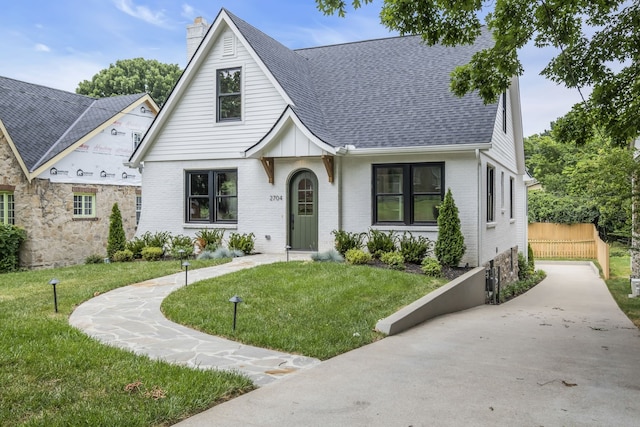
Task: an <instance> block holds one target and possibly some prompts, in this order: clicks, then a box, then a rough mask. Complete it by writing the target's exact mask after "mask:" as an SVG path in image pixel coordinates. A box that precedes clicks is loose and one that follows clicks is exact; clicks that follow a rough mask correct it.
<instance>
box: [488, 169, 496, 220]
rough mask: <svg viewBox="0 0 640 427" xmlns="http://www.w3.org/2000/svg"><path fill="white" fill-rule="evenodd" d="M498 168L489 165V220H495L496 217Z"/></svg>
mask: <svg viewBox="0 0 640 427" xmlns="http://www.w3.org/2000/svg"><path fill="white" fill-rule="evenodd" d="M495 175H496V170H495V168H494V167H493V166H487V222H494V221H495V218H496V204H495V203H496V180H495Z"/></svg>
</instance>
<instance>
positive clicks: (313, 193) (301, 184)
mask: <svg viewBox="0 0 640 427" xmlns="http://www.w3.org/2000/svg"><path fill="white" fill-rule="evenodd" d="M289 192H290V197H289V200H290V203H291V204H290V206H289V245H290V246H291V249H297V250H306V251H317V250H318V180H317V179H316V176H315V175H314V174H313V172H310V171H302V172H298V173H296V174H295V175H294V176H293V178H292V179H291V184H290V187H289Z"/></svg>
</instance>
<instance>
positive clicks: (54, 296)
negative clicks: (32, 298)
mask: <svg viewBox="0 0 640 427" xmlns="http://www.w3.org/2000/svg"><path fill="white" fill-rule="evenodd" d="M58 283H60V281H59V280H58V279H56V278H53V279H51V280H49V284H50V285H52V286H53V306H54V307H55V310H56V313H57V312H58V295H57V294H56V285H57V284H58Z"/></svg>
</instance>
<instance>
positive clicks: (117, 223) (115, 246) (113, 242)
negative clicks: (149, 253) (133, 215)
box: [107, 203, 127, 258]
mask: <svg viewBox="0 0 640 427" xmlns="http://www.w3.org/2000/svg"><path fill="white" fill-rule="evenodd" d="M126 244H127V237H126V236H125V234H124V227H123V226H122V214H121V213H120V208H119V207H118V204H117V203H114V204H113V207H112V208H111V215H110V216H109V237H108V238H107V256H108V257H109V258H112V257H113V254H114V253H116V252H118V251H122V250H124V249H125V245H126Z"/></svg>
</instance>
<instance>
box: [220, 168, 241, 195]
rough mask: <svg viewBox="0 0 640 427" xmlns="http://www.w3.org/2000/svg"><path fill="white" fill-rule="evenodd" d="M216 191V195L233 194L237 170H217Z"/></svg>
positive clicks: (234, 193)
mask: <svg viewBox="0 0 640 427" xmlns="http://www.w3.org/2000/svg"><path fill="white" fill-rule="evenodd" d="M217 176H218V193H217V194H216V195H217V196H235V195H236V194H237V193H236V191H237V190H236V188H237V186H236V182H237V181H238V173H237V172H218V175H217Z"/></svg>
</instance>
